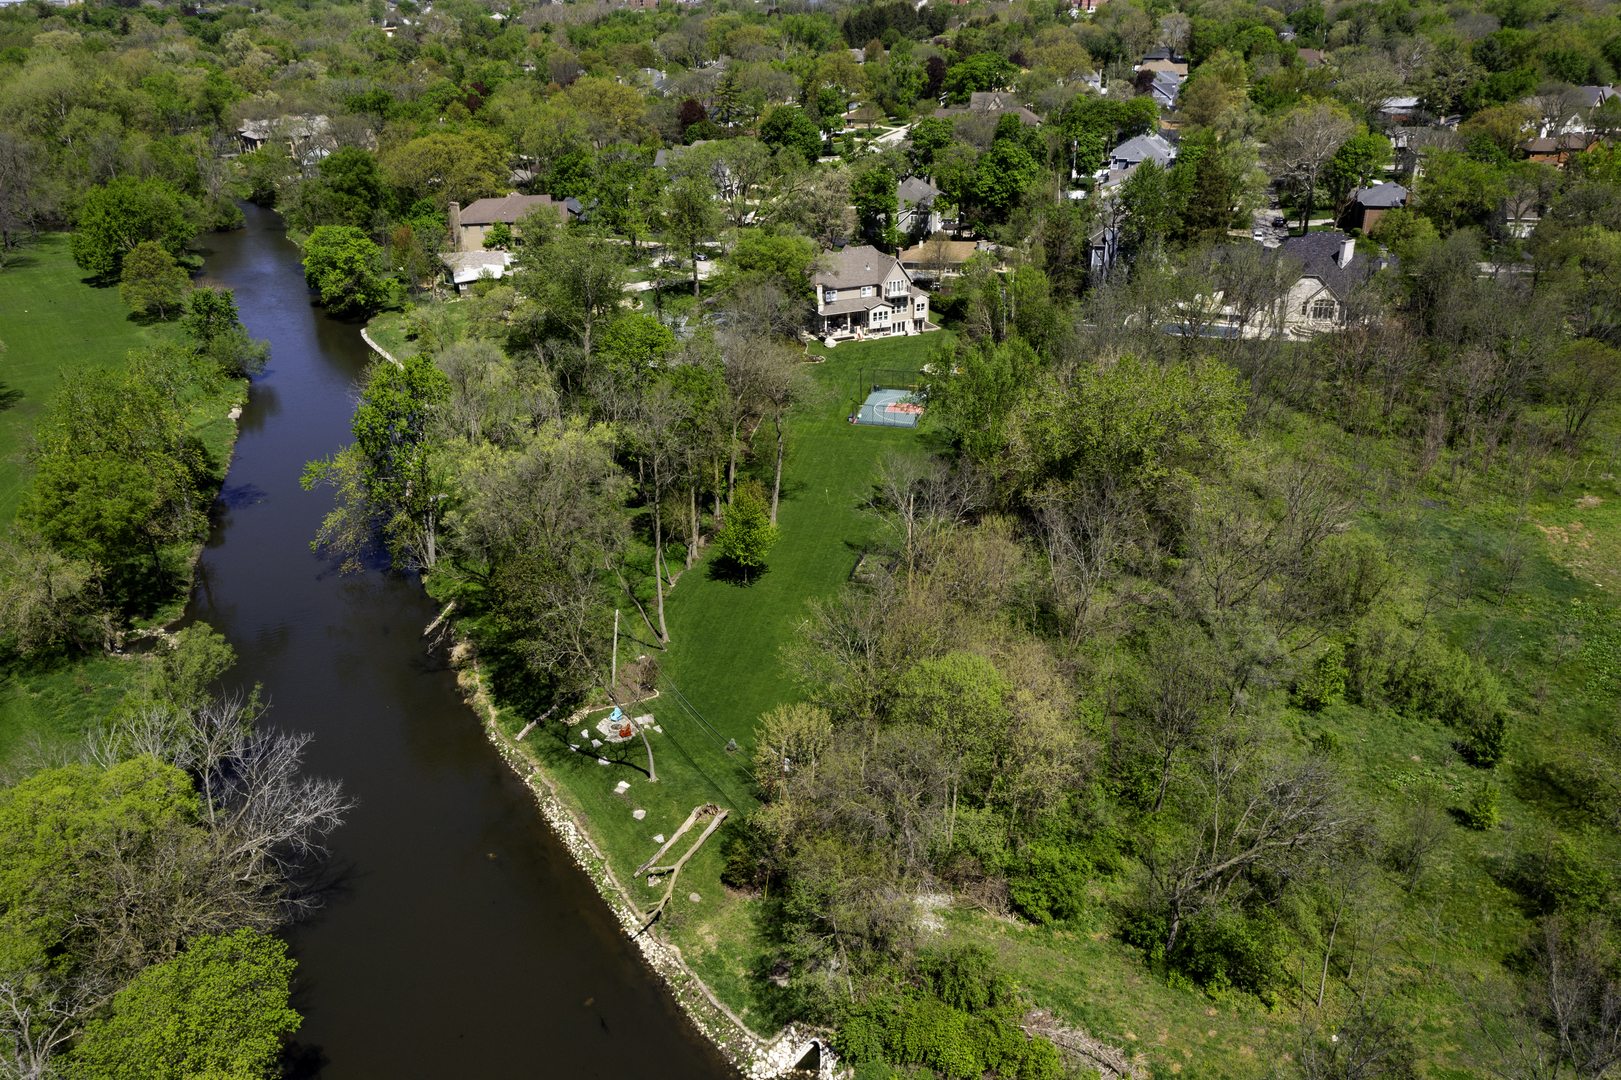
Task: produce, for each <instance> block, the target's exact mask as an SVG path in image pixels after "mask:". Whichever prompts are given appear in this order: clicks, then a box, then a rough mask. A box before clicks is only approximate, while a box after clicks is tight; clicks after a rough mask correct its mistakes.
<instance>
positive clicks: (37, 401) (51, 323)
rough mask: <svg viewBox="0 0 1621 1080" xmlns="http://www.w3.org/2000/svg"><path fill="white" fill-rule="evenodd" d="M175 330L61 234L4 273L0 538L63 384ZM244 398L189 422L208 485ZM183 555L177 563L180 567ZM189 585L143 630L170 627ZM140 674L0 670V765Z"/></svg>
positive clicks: (103, 666)
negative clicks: (146, 312) (129, 300)
mask: <svg viewBox="0 0 1621 1080" xmlns="http://www.w3.org/2000/svg"><path fill="white" fill-rule="evenodd" d="M182 336H183V332H182V331H181V330H180V328H179V326H178V325H177V324H176V323H175V322H173V321H170V322H167V323H162V322H151V321H149V320H141V321H137V320H135V319H132V318H131V317H130V315H129V312H128V310H127V309H126V308H125V307H124V305H123V303H122V301H120V300H119V297H118V289H117V287H116V286H101V285H94V284H91V283H90V282H89V281H88V280H86V278H85V275H84V272H83V271H82V270H80V269H79V268H78V267H77V266H75V265H74V264H73V258H72V256H71V255H70V254H69V251H68V237H67V235H66V234H61V233H56V234H47V235H45V236H43V237H41V238H40V241H39V243H38V244H36V245H35V246H34V247H32V248H31V249H29V250H28V251H27V252H26V253H25V254H24V255H23V256H22V257H21V258H19V259H17V260H16V261H15V262H13V263H11V264H10V265H9V266H8V267H7V269H6V270H5V271H3V272H0V341H4V342H5V343H6V346H7V348H6V351H5V353H4V354H3V355H0V533H3V532H4V531H5V530H7V529H9V528H10V524H11V520H12V518H13V517H14V516H15V515H16V512H17V500H18V498H19V497H20V496H21V494H22V492H23V490H24V488H25V486H26V483H27V476H28V470H27V468H26V462H25V461H24V460H23V454H24V453H25V451H26V448H27V440H28V437H29V434H30V433H31V432H32V431H33V429H34V425H36V424H37V423H38V422H39V419H40V417H41V415H42V413H43V412H44V410H45V407H46V404H47V403H48V402H49V401H50V399H51V396H52V395H53V394H55V393H56V390H57V388H58V387H59V386H61V385H62V382H63V380H64V379H71V378H73V377H74V376H75V375H77V374H79V373H82V372H85V371H88V370H91V369H93V368H96V367H122V366H124V365H125V364H127V363H128V360H129V354H130V353H131V352H138V351H140V350H142V349H145V348H147V347H149V346H152V345H156V344H158V343H160V342H163V341H169V340H179V339H180V338H181V337H182ZM246 397H247V383H246V381H237V382H228V383H226V384H225V385H224V386H222V387H221V389H220V392H219V394H217V395H216V396H214V397H211V398H206V399H202V400H200V401H199V402H197V407H196V409H195V411H194V413H193V415H192V416H191V426H192V431H193V433H194V434H195V435H196V436H197V437H199V438H200V439H201V440H202V443H203V445H204V447H205V448H206V450H207V453H208V459H209V462H210V464H211V466H212V470H213V474H212V476H211V477H210V480H211V483H212V484H214V485H218V484H220V483H223V482H224V479H225V472H226V469H227V468H228V467H229V464H230V457H231V446H232V444H233V443H234V442H235V441H236V425H235V424H234V423H233V422H232V421H231V420H230V419H229V417H228V416H227V413H229V411H230V409H231V407H232V406H233V405H234V404H237V403H238V402H241V401H244V400H245V399H246ZM181 558H182V555H181V554H180V553H175V554H174V555H173V560H174V561H176V562H178V561H180V559H181ZM189 592H190V589H189V586H188V585H187V584H186V583H184V582H182V583H180V584H179V585H177V586H176V589H175V592H174V597H173V599H172V601H171V602H170V603H168V604H167V605H166V606H165V607H164V608H163V609H161V610H159V611H157V612H154V613H152V617H151V618H150V619H147V620H143V623H155V624H159V625H161V624H162V623H164V622H167V621H169V620H172V619H174V618H177V617H178V616H179V614H180V612H181V609H182V608H183V607H184V604H185V599H186V596H187V595H188V594H189ZM137 670H138V668H137V665H136V664H134V663H132V662H130V661H128V660H123V659H116V658H110V657H104V656H100V655H90V656H78V655H55V656H50V657H43V658H32V659H20V660H13V661H10V662H8V664H7V665H5V666H4V667H0V764H5V765H15V764H16V763H17V762H18V761H19V759H22V758H30V757H31V758H35V759H38V758H39V753H38V748H40V747H49V746H67V745H70V744H71V743H73V742H74V741H76V740H77V739H79V738H80V737H82V736H83V734H84V733H85V732H86V731H87V730H89V729H90V728H91V727H92V726H94V724H95V723H96V722H97V721H98V720H99V719H100V718H101V717H103V716H105V715H106V714H107V713H108V712H110V711H111V710H112V709H113V707H114V706H116V705H117V703H118V700H119V698H120V697H122V696H123V694H124V692H125V691H126V690H127V689H129V688H130V687H131V686H132V685H133V681H134V678H135V676H136V674H137Z"/></svg>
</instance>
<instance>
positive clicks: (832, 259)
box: [811, 244, 911, 289]
mask: <svg viewBox="0 0 1621 1080" xmlns="http://www.w3.org/2000/svg"><path fill="white" fill-rule="evenodd" d="M827 262H828V270H827V271H826V272H824V273H819V274H817V275H816V276H815V277H813V278H811V283H812V284H814V285H815V286H816V287H817V288H821V287H823V286H832V287H833V288H835V289H854V288H859V287H860V286H862V285H877V284H879V283H881V282H882V281H883V280H884V279H885V278H887V277H889V272H890V270H891V269H893V268H894V266H895V257H894V256H893V255H885V254H884V253H883V252H882V251H879V250H878V249H877V248H875V247H873V246H872V245H871V244H862V245H861V246H860V247H847V248H845V249H844V250H843V251H836V252H832V253H830V254H829V255H828V256H827ZM903 272H904V271H903ZM907 278H908V280H910V278H911V275H910V274H908V275H907Z"/></svg>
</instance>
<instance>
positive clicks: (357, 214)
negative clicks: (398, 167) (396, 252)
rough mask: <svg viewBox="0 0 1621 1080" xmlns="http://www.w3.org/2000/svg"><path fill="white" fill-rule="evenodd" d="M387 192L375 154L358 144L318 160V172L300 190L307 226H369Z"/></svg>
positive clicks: (386, 200) (384, 204) (382, 204)
mask: <svg viewBox="0 0 1621 1080" xmlns="http://www.w3.org/2000/svg"><path fill="white" fill-rule="evenodd" d="M388 201H389V192H388V187H387V185H386V184H385V183H384V180H383V173H382V170H381V169H379V168H378V165H377V158H376V157H374V156H373V155H372V154H370V153H369V152H367V151H365V150H363V149H361V148H360V147H358V146H342V147H339V148H338V149H337V150H334V151H333V152H332V153H331V154H329V155H328V156H327V157H325V158H323V159H322V160H321V171H320V176H319V177H318V178H317V179H316V180H315V181H313V182H312V183H309V184H306V185H305V186H304V188H303V189H302V190H301V192H300V202H301V205H302V208H303V215H302V216H303V217H304V218H305V219H306V221H307V224H308V226H309V227H314V226H316V225H353V226H354V227H356V228H359V229H366V230H370V229H371V227H372V221H373V219H374V218H376V216H377V214H378V212H379V211H380V210H382V209H384V207H385V206H386V205H387V204H388Z"/></svg>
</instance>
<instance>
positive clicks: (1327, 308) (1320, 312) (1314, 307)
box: [1311, 297, 1340, 322]
mask: <svg viewBox="0 0 1621 1080" xmlns="http://www.w3.org/2000/svg"><path fill="white" fill-rule="evenodd" d="M1339 308H1340V306H1339V304H1337V303H1335V302H1334V301H1333V300H1331V299H1329V298H1327V297H1324V298H1322V299H1318V300H1313V301H1312V302H1311V317H1312V319H1313V320H1315V321H1317V322H1328V321H1330V320H1332V319H1333V318H1334V315H1335V313H1336V312H1337V311H1339Z"/></svg>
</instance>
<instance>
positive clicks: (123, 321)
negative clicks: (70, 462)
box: [0, 233, 180, 523]
mask: <svg viewBox="0 0 1621 1080" xmlns="http://www.w3.org/2000/svg"><path fill="white" fill-rule="evenodd" d="M179 334H180V329H179V328H178V327H177V326H176V325H175V324H174V323H173V322H172V321H171V322H168V323H147V324H144V325H143V323H142V322H138V321H136V320H135V319H133V318H131V317H130V314H129V311H128V309H126V308H125V307H124V305H123V302H122V301H120V300H119V298H118V287H117V286H116V285H111V286H108V285H92V284H90V282H89V281H88V280H87V279H86V277H85V273H84V271H83V270H80V269H79V268H78V267H77V266H75V265H73V256H72V255H71V254H69V252H68V236H67V234H66V233H49V234H46V235H45V236H42V237H41V238H40V240H39V243H38V244H36V245H35V246H34V247H33V248H32V249H30V250H28V251H27V252H26V253H25V254H24V255H23V256H22V257H21V258H19V259H17V260H16V261H14V262H12V263H11V264H9V265H8V266H7V268H6V269H5V270H4V271H0V341H4V342H5V343H6V351H5V353H4V354H0V395H3V396H0V523H5V522H9V521H11V519H12V517H13V516H14V515H15V514H16V512H17V498H18V496H19V495H21V493H22V488H23V476H24V470H23V468H22V463H21V461H20V460H19V455H20V454H21V452H22V451H23V450H24V448H25V445H26V441H27V438H28V435H29V433H30V432H31V431H32V430H33V427H34V425H35V424H36V423H38V421H39V416H40V413H41V412H42V411H43V410H44V408H45V403H46V402H47V401H48V400H49V399H50V397H51V395H52V394H53V393H54V392H55V391H56V388H57V386H58V385H60V383H61V380H62V379H63V378H66V377H71V376H72V375H73V374H74V373H75V372H78V371H83V370H85V369H87V368H92V367H101V366H121V365H123V364H124V363H125V362H126V361H127V359H128V357H129V354H130V352H131V351H132V350H139V349H144V348H146V347H147V346H149V345H154V344H156V343H158V342H159V341H163V340H165V339H168V338H173V337H178V336H179Z"/></svg>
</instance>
